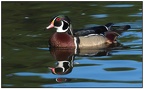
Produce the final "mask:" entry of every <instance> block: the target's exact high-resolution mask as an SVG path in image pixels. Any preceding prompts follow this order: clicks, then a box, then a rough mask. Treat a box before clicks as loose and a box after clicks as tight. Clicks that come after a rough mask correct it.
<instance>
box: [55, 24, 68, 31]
mask: <svg viewBox="0 0 144 89" xmlns="http://www.w3.org/2000/svg"><path fill="white" fill-rule="evenodd" d="M63 25H64V23H63V22H62V25H61V26H60V27H55V28H57V30H56V31H57V32H66V31H67V30H68V28H67V29H65V30H64V29H63Z"/></svg>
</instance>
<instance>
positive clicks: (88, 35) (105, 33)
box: [46, 15, 130, 49]
mask: <svg viewBox="0 0 144 89" xmlns="http://www.w3.org/2000/svg"><path fill="white" fill-rule="evenodd" d="M113 25H114V24H113V23H107V24H106V25H102V26H94V27H89V28H84V29H78V30H73V28H72V24H71V20H70V19H69V17H68V16H65V15H57V16H55V17H53V18H52V19H51V20H50V25H49V26H47V27H46V29H51V28H55V29H56V32H55V33H54V34H53V35H51V36H50V39H49V45H50V47H54V48H64V49H67V48H70V49H83V48H97V47H99V46H100V45H105V46H107V45H110V44H113V43H117V37H118V36H119V35H120V34H121V33H122V32H123V31H126V30H127V29H129V28H130V25H124V26H113ZM117 29H118V30H117Z"/></svg>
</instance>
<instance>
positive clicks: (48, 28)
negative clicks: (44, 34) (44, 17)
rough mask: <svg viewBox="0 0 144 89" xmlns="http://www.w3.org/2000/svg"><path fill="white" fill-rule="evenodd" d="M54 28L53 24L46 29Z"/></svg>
mask: <svg viewBox="0 0 144 89" xmlns="http://www.w3.org/2000/svg"><path fill="white" fill-rule="evenodd" d="M53 27H54V25H53V24H50V25H49V26H47V27H46V29H51V28H53Z"/></svg>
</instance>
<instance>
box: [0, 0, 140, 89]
mask: <svg viewBox="0 0 144 89" xmlns="http://www.w3.org/2000/svg"><path fill="white" fill-rule="evenodd" d="M58 14H64V15H67V16H69V17H70V18H71V20H72V24H73V28H84V27H90V26H95V25H103V24H106V23H108V22H114V23H115V25H118V26H121V25H126V24H129V25H130V26H131V29H129V30H128V31H127V32H124V33H123V34H122V35H121V36H120V37H119V39H118V41H119V42H120V44H119V46H116V47H114V48H109V49H105V50H96V49H95V50H80V52H78V51H77V52H78V53H79V54H75V53H74V52H75V51H76V50H55V49H52V50H51V51H50V49H49V48H48V38H49V37H50V36H51V35H52V34H53V33H54V32H55V30H54V29H51V30H48V31H46V30H44V28H45V27H46V26H48V25H49V20H50V19H51V17H53V16H55V15H58ZM58 54H59V55H58ZM62 59H65V60H64V61H60V60H62ZM1 60H2V74H1V77H2V87H55V88H56V87H95V88H97V87H117V88H118V87H142V2H122V1H120V2H2V57H1ZM57 63H59V65H58V64H57ZM63 63H66V64H68V65H69V66H68V68H67V69H66V70H64V69H61V71H63V72H65V73H66V72H67V74H62V75H60V73H63V72H56V71H54V72H56V73H58V74H56V75H55V74H53V73H52V71H51V70H50V69H49V68H50V67H58V66H59V67H61V66H62V64H63Z"/></svg>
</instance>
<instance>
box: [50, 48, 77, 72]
mask: <svg viewBox="0 0 144 89" xmlns="http://www.w3.org/2000/svg"><path fill="white" fill-rule="evenodd" d="M50 53H51V54H52V56H53V57H54V59H56V60H57V64H56V66H55V67H49V69H50V70H51V72H52V73H53V74H58V75H64V74H69V73H70V72H71V71H72V69H73V65H74V56H75V55H74V54H75V50H73V49H59V48H51V49H50Z"/></svg>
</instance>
